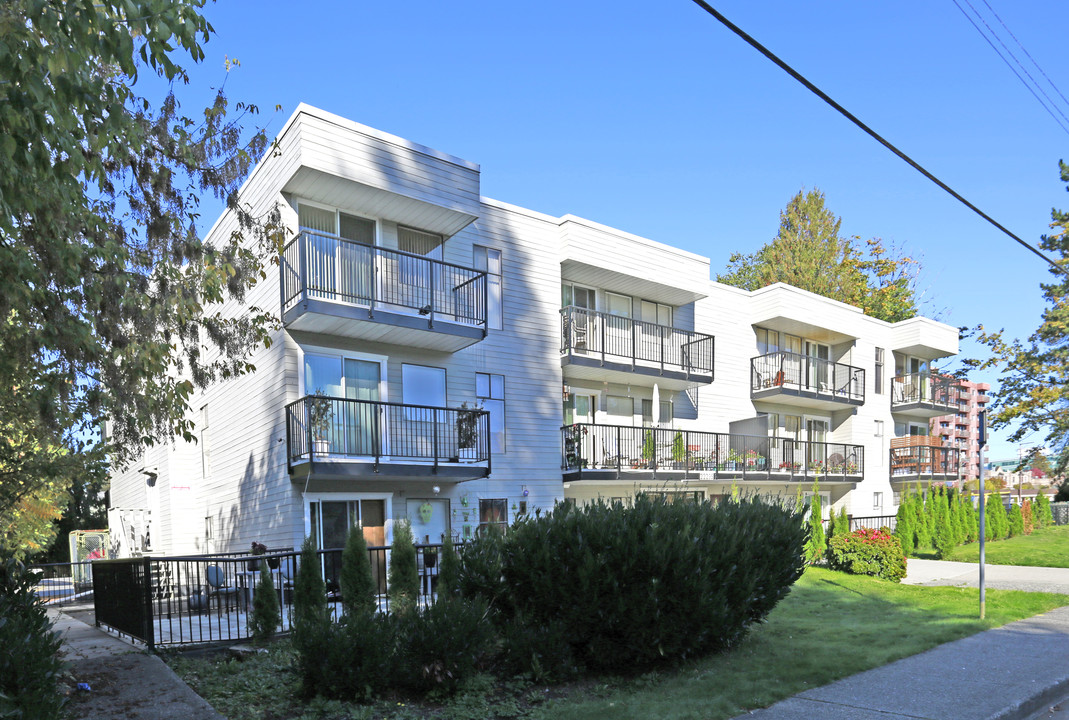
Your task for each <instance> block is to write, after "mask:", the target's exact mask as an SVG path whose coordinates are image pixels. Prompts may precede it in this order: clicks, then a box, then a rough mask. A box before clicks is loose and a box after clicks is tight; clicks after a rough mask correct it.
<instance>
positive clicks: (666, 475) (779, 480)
mask: <svg viewBox="0 0 1069 720" xmlns="http://www.w3.org/2000/svg"><path fill="white" fill-rule="evenodd" d="M563 477H564V482H565V483H582V484H583V485H584V486H586V485H587V484H590V485H614V484H619V483H620V482H621V481H623V482H628V483H631V482H642V481H648V482H651V483H653V482H656V483H662V482H671V483H680V484H682V485H684V486H689V487H691V488H694V487H695V486H698V485H707V484H712V483H731V482H755V483H775V484H783V483H802V484H808V485H812V484H813V481H814V479H815V476H814V475H800V474H799V475H791V474H790V473H778V472H731V471H727V470H724V471H721V470H717V471H715V472H709V471H696V470H691V471H684V470H656V471H654V470H631V469H629V468H620V469H619V470H616V469H615V468H609V469H597V470H591V469H586V470H582V471H580V470H566V471H564V472H563ZM863 479H864V478H862V477H861V476H851V475H826V474H823V475H821V476H820V484H821V485H856V484H857V483H859V482H861V481H862V480H863ZM649 489H650V490H653V489H654V488H652V487H651V488H649ZM684 489H685V487H684Z"/></svg>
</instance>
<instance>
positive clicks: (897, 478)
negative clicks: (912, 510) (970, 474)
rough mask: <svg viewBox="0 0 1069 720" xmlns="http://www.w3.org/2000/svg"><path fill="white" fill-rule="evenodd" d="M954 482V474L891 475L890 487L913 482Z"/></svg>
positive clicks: (956, 478) (955, 476) (955, 478)
mask: <svg viewBox="0 0 1069 720" xmlns="http://www.w3.org/2000/svg"><path fill="white" fill-rule="evenodd" d="M929 480H931V481H932V482H955V481H957V480H958V474H957V473H956V472H954V473H945V474H944V473H920V474H919V475H918V474H916V473H914V474H912V475H892V476H891V484H892V485H902V484H908V483H915V482H928V481H929Z"/></svg>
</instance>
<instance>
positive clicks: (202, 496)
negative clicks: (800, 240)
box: [109, 105, 958, 554]
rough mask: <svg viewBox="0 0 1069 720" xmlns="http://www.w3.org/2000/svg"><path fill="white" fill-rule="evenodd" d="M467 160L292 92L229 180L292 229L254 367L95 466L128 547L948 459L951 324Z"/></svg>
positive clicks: (836, 478)
mask: <svg viewBox="0 0 1069 720" xmlns="http://www.w3.org/2000/svg"><path fill="white" fill-rule="evenodd" d="M479 173H480V169H479V167H478V166H477V165H475V164H473V163H470V162H468V161H466V160H462V159H460V158H457V157H453V156H450V155H447V154H445V153H442V152H439V151H437V150H433V149H431V148H427V147H424V146H421V145H417V144H415V143H413V142H410V141H408V140H404V139H402V138H398V137H395V136H392V135H388V134H386V133H383V132H380V131H378V130H374V129H371V128H368V127H365V126H363V125H360V124H358V123H355V122H352V121H349V120H346V119H344V118H341V117H338V116H335V115H332V114H330V113H327V112H324V111H322V110H318V109H316V108H312V107H309V106H306V105H301V106H300V107H299V108H298V109H297V110H296V112H295V113H294V114H293V116H292V117H291V118H290V119H289V120H288V121H287V123H286V125H285V126H284V127H283V129H282V131H281V133H280V134H279V138H278V148H277V151H276V152H273V153H270V154H269V155H268V156H267V157H265V158H264V159H263V160H262V161H261V162H260V163H259V164H258V165H257V167H256V168H255V169H254V171H253V172H252V174H251V175H250V177H249V179H248V180H247V181H246V183H245V186H244V190H243V195H244V199H245V201H246V202H249V203H251V204H252V206H253V207H254V208H255V209H258V210H260V211H265V210H267V209H268V208H270V207H272V206H273V205H275V204H278V205H279V206H280V207H281V208H282V209H283V220H284V223H285V225H286V226H287V228H289V229H290V230H291V240H290V241H289V242H288V244H287V245H286V248H285V251H284V257H283V258H282V262H281V263H280V266H279V267H277V268H276V267H274V266H272V270H271V272H272V273H273V274H271V275H270V276H269V277H268V278H267V280H265V281H263V282H262V283H261V284H260V285H258V286H257V288H256V290H255V292H254V293H253V294H252V296H251V297H250V298H249V303H250V304H252V305H256V306H258V307H261V308H272V307H273V308H276V309H277V310H278V315H279V317H280V319H281V328H280V329H279V330H278V332H277V334H276V336H275V337H274V339H273V342H272V343H271V345H270V347H267V348H262V349H260V350H259V351H258V352H257V353H256V355H255V357H254V358H253V362H254V364H255V365H256V368H257V370H256V372H255V373H252V374H249V375H245V376H242V377H239V378H236V379H233V380H229V381H227V382H224V383H221V384H218V385H216V386H213V387H211V388H209V389H208V390H207V391H204V392H201V393H198V394H197V395H196V396H195V398H194V401H193V408H194V412H195V417H194V420H195V421H196V423H197V426H198V430H197V432H198V435H199V442H198V443H197V444H187V443H184V442H182V441H181V440H177V441H175V443H173V444H162V445H159V446H156V447H153V448H148V449H146V451H145V452H144V453H143V456H142V458H141V459H140V460H139V461H138V462H136V463H134V464H132V465H131V466H129V467H128V468H126V469H125V470H124V471H122V472H117V473H115V474H114V475H113V477H112V485H111V502H112V505H113V507H112V508H111V509H110V511H109V520H110V523H111V527H112V535H113V537H115V538H118V541H119V545H120V547H119V550H120V552H121V553H124V554H130V553H137V552H148V551H151V552H153V553H155V554H177V553H183V554H184V553H203V552H222V551H230V550H245V549H247V548H248V547H249V544H250V543H251V542H252V541H254V540H255V541H258V542H263V543H266V544H268V545H269V546H272V547H284V546H294V547H296V546H299V545H300V543H301V542H302V541H303V539H304V537H305V536H307V535H312V536H313V537H314V538H315V539H316V542H317V543H318V544H319V546H320V547H338V546H340V545H341V544H342V543H343V542H344V535H345V533H346V532H347V530H348V528H349V527H350V526H352V525H353V524H355V523H359V524H361V525H362V527H363V528H364V532H365V535H366V536H367V538H368V540H369V542H371V543H374V544H389V543H390V542H391V539H392V527H393V523H394V522H395V521H396V520H400V519H406V518H407V519H408V520H410V521H411V523H412V527H413V531H414V534H415V536H416V538H417V540H418V541H424V542H438V541H440V539H441V537H442V536H443V534H444V533H447V532H448V533H451V534H452V535H453V536H454V537H456V538H459V539H464V538H466V537H470V536H472V535H473V534H474V533H476V532H477V531H478V529H479V527H480V526H486V525H492V524H507V523H511V522H513V521H514V520H515V519H516V518H517V517H518V516H520V515H522V514H524V513H533V512H535V511H538V510H547V509H549V508H551V507H553V505H554V504H555V503H557V502H560V501H562V500H569V501H575V502H583V501H586V500H588V499H591V498H595V497H599V496H600V497H630V496H631V495H633V494H634V493H635V492H638V491H645V492H656V493H664V494H666V495H668V496H670V497H673V498H688V499H699V500H701V499H705V500H709V499H714V498H716V497H719V496H723V495H726V494H728V493H730V492H732V488H733V486H734V487H737V488H738V489H739V490H740V491H741V492H744V493H745V492H761V493H772V494H777V495H784V496H789V497H795V496H796V495H797V494H799V493H802V494H807V493H809V492H810V491H811V490H812V489H813V486H814V482H817V484H818V491H819V492H821V493H822V494H823V495H824V496H825V498H826V500H827V503H826V505H834V507H835V509H838V508H839V507H843V506H845V507H846V508H847V510H848V512H850V513H851V514H853V515H855V516H871V515H889V514H892V513H894V512H895V510H896V507H895V505H894V493H895V492H896V491H898V490H900V489H901V488H902V486H903V485H904V484H906V483H909V482H913V481H917V480H924V481H927V480H931V479H944V478H945V477H948V476H949V475H950V474H956V472H957V470H956V462H955V464H954V467H953V468H951V467H950V465H949V464H948V463H947V461H946V460H945V458H942V457H941V456H939V455H938V453H935V454H933V453H932V451H931V448H930V447H927V446H924V445H921V444H918V442H917V441H916V439H915V438H917V437H920V436H923V435H926V434H927V426H928V419H929V418H931V417H934V416H936V415H940V414H943V413H945V412H946V407H947V403H946V401H945V398H943V397H942V396H941V395H940V390H939V388H938V383H937V382H936V381H935V380H933V376H932V375H930V374H929V372H928V367H929V365H930V363H931V362H932V361H933V360H936V359H939V358H943V357H947V356H950V355H953V354H955V353H956V352H957V349H958V334H957V330H956V328H953V327H950V326H948V325H944V324H942V323H938V322H935V321H932V320H929V319H926V318H913V319H911V320H907V321H904V322H899V323H894V324H891V323H886V322H883V321H881V320H877V319H874V318H871V317H867V316H865V315H864V314H863V313H862V312H861V310H859V309H858V308H855V307H851V306H848V305H845V304H843V303H839V302H836V301H833V300H829V299H827V298H823V297H820V296H817V295H814V294H812V293H808V292H805V291H802V290H799V289H797V288H793V287H790V286H786V285H773V286H770V287H767V288H763V289H761V290H758V291H756V292H746V291H743V290H739V289H737V288H732V287H727V286H724V285H721V284H718V283H715V282H713V281H711V280H710V279H709V278H710V260H709V259H708V258H706V257H701V256H699V255H696V254H693V253H690V252H686V251H683V250H680V249H678V248H674V247H671V246H668V245H665V244H662V243H658V242H655V241H652V240H648V239H645V238H641V237H637V236H635V235H631V234H628V233H626V232H622V231H620V230H616V229H614V228H610V227H606V226H603V225H599V224H597V223H594V222H591V221H588V220H584V219H582V218H578V217H574V216H571V215H567V216H564V217H552V216H549V215H545V214H542V213H538V212H536V211H532V210H527V209H524V208H521V207H517V206H513V205H508V204H505V203H502V202H498V201H496V200H490V199H487V198H483V197H481V195H480V193H479ZM233 229H234V221H233V218H231V217H230V216H228V215H224V216H223V217H221V218H220V219H219V220H218V221H217V222H216V224H215V226H214V227H213V228H212V230H211V231H210V235H211V237H225V236H226V235H227V234H228V233H230V232H231V231H232V230H233ZM224 311H225V312H240V308H239V307H237V306H228V307H226V308H224ZM921 428H924V431H923V432H922V431H921ZM955 457H956V455H955ZM955 476H956V475H955Z"/></svg>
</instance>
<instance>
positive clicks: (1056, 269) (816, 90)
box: [694, 0, 1069, 275]
mask: <svg viewBox="0 0 1069 720" xmlns="http://www.w3.org/2000/svg"><path fill="white" fill-rule="evenodd" d="M694 2H695V4H697V5H698V6H699V7H701V8H702V9H703V10H705V12H707V13H709V14H710V15H712V16H713V17H714V18H716V19H717V20H719V21H720V23H721V24H722V25H723V26H724V27H726V28H727V29H728V30H730V31H731V32H733V33H735V34H736V35H738V36H739V37H740V38H742V39H743V40H745V41H746V42H747V43H748V44H749V45H750V46H751V47H753V48H754V49H755V50H757V51H758V52H759V53H761V54H762V55H764V56H765V57H767V58H768V59H769V60H771V61H772V62H774V63H775V64H776V65H778V66H779V67H780V68H781V69H782V70H783V71H784V72H786V73H787V74H788V75H790V76H791V77H793V78H794V79H795V80H797V81H798V82H800V83H801V84H802V85H804V86H805V87H806V88H807V89H808V90H809V91H810V92H812V93H813V94H814V95H816V96H817V97H819V98H820V99H821V100H823V101H824V102H826V103H827V104H828V105H830V106H831V107H833V108H834V109H835V110H836V111H838V112H839V114H840V115H842V116H843V117H845V118H846V119H847V120H849V121H850V122H852V123H854V124H855V125H857V126H858V127H859V128H861V129H862V130H864V131H865V132H866V133H867V134H868V135H869V136H870V137H872V138H873V139H874V140H876V142H878V143H880V144H881V145H883V146H884V147H885V148H887V149H888V150H890V151H891V152H893V153H894V154H895V155H897V156H898V157H900V158H901V159H902V160H904V161H905V162H906V163H907V164H909V165H910V166H911V167H912V168H913V169H914V170H916V171H917V172H919V173H920V174H921V175H924V177H926V178H928V179H929V180H931V181H932V182H933V183H935V184H936V185H938V186H939V187H941V188H942V189H943V190H945V191H946V192H947V193H948V194H949V195H950V196H951V197H953V198H954V199H955V200H957V201H958V202H960V203H961V204H962V205H964V206H965V207H967V208H969V209H970V210H972V211H973V212H974V213H976V214H977V215H979V216H980V217H982V218H983V219H984V220H987V222H989V223H990V224H991V225H993V226H995V227H996V228H998V229H999V230H1001V231H1002V232H1003V233H1005V234H1006V235H1008V236H1009V237H1010V238H1012V239H1013V240H1014V241H1016V242H1017V244H1019V245H1020V246H1022V247H1024V248H1026V249H1027V250H1028V251H1029V252H1032V253H1034V254H1035V255H1037V256H1039V257H1040V258H1042V259H1043V260H1045V261H1046V262H1047V264H1049V265H1050V266H1051V268H1052V269H1053V271H1054V272H1058V273H1062V274H1063V275H1069V271H1067V270H1065V269H1063V268H1062V267H1061V266H1060V265H1059V264H1058V263H1056V262H1055V261H1053V260H1051V259H1050V258H1048V257H1047V256H1046V255H1044V254H1043V253H1042V252H1040V251H1039V249H1037V248H1036V247H1034V246H1032V245H1031V244H1029V243H1027V242H1025V241H1024V240H1022V239H1021V238H1019V237H1017V235H1015V234H1014V233H1012V232H1011V231H1010V230H1009V229H1008V228H1006V227H1005V226H1003V225H1002V223H1000V222H998V221H997V220H995V219H994V218H993V217H991V216H990V215H988V214H987V213H985V212H984V211H983V210H981V209H980V208H978V207H976V206H975V205H973V204H972V203H971V202H969V201H968V200H966V199H965V198H964V197H962V196H961V195H960V194H959V193H958V192H957V191H956V190H954V189H953V188H951V187H950V186H949V185H947V184H946V183H945V182H943V181H942V180H940V179H939V178H937V177H936V176H935V175H933V174H931V173H930V172H928V171H927V170H925V169H924V167H922V166H921V165H920V164H919V163H918V162H917V161H915V160H914V159H913V158H911V157H910V156H909V155H906V154H905V153H904V152H902V151H901V150H899V149H898V148H897V147H895V146H894V145H892V144H891V143H890V142H888V141H887V140H884V139H883V137H881V136H880V135H879V133H877V132H876V131H875V130H873V129H872V128H870V127H869V126H868V125H866V124H865V123H863V122H861V120H859V119H858V118H857V117H856V116H855V115H854V114H853V113H851V112H850V111H849V110H847V109H846V108H844V107H843V106H842V105H840V104H839V103H837V102H835V101H834V100H832V99H831V97H830V96H829V95H828V94H827V93H826V92H824V91H823V90H821V89H820V88H818V87H817V86H816V85H814V84H813V83H811V82H810V81H809V80H807V79H806V78H805V76H804V75H802V74H801V73H800V72H798V71H797V70H795V69H794V68H793V67H791V66H790V65H788V64H787V63H786V62H784V61H783V60H781V59H780V58H779V57H778V56H777V55H776V54H775V53H773V52H772V51H771V50H769V49H768V48H766V47H765V46H764V45H762V44H761V43H759V42H758V41H757V40H755V39H754V38H753V37H752V36H750V35H749V34H748V33H747V32H746V31H745V30H743V29H742V28H740V27H739V26H738V25H736V24H735V23H733V22H731V21H730V20H728V19H727V18H726V17H724V16H723V15H722V14H721V13H720V12H719V11H718V10H717V9H716V8H714V7H713V6H712V5H710V4H709V3H707V2H705V0H694Z"/></svg>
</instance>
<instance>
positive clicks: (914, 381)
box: [891, 373, 968, 413]
mask: <svg viewBox="0 0 1069 720" xmlns="http://www.w3.org/2000/svg"><path fill="white" fill-rule="evenodd" d="M960 384H961V381H960V380H958V379H957V378H955V377H952V376H949V375H933V374H931V373H909V374H907V375H897V376H895V377H894V378H892V379H891V407H898V406H901V405H914V404H924V405H931V406H933V407H936V408H943V409H945V410H946V411H947V413H956V412H957V411H958V399H959V398H961V397H968V396H967V395H962V393H961V385H960Z"/></svg>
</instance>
